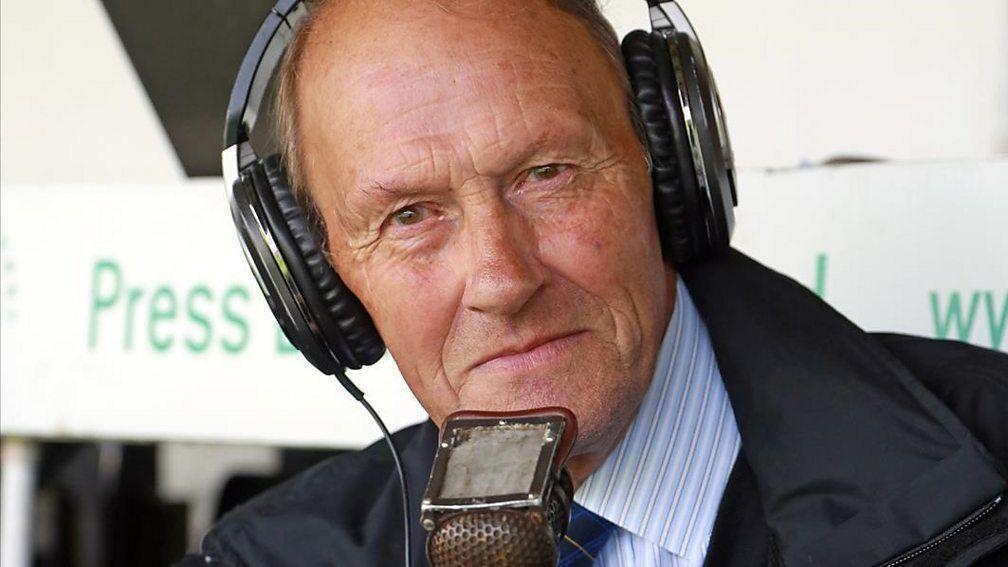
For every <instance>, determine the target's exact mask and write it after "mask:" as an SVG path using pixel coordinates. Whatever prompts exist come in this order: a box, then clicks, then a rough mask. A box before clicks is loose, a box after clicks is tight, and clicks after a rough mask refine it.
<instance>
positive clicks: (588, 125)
mask: <svg viewBox="0 0 1008 567" xmlns="http://www.w3.org/2000/svg"><path fill="white" fill-rule="evenodd" d="M597 135H599V132H598V129H597V127H596V126H595V124H594V123H592V122H591V121H590V120H588V119H586V118H584V117H581V116H579V117H578V120H576V121H569V122H567V123H566V124H563V125H560V126H556V127H553V128H549V129H548V130H547V131H544V132H541V133H540V134H539V135H538V136H536V137H535V138H534V139H533V140H532V141H530V142H528V143H525V144H522V145H519V144H514V145H515V146H516V147H515V149H513V150H509V151H507V152H505V154H506V157H502V158H501V159H500V163H499V164H498V165H497V166H495V169H497V170H498V171H497V172H495V173H494V174H493V175H494V176H496V177H502V176H504V175H508V174H510V173H512V172H514V171H515V170H517V169H520V168H522V167H524V166H528V165H529V164H531V163H532V162H533V158H534V157H535V156H536V155H537V154H541V153H543V152H544V151H546V150H547V149H549V148H554V149H556V150H557V152H558V154H562V153H563V152H571V153H572V154H573V153H575V152H577V151H582V150H584V151H585V152H587V151H588V150H589V149H590V147H591V140H592V139H593V137H595V136H597ZM557 157H558V159H559V158H561V157H563V156H560V155H558V156H557ZM408 177H409V175H404V176H402V178H399V179H395V178H386V179H372V180H367V181H365V182H363V183H361V184H359V185H357V186H355V187H353V189H351V191H350V192H349V194H348V195H347V199H346V202H347V205H348V207H349V208H350V209H351V210H352V211H353V212H354V213H356V214H360V215H362V216H363V217H365V218H366V217H368V216H369V214H370V213H373V212H374V211H377V210H381V209H384V208H385V207H386V206H387V203H389V202H391V201H394V200H395V199H398V198H402V197H406V196H411V195H433V194H438V193H441V194H443V193H449V192H451V191H452V189H453V188H452V187H448V186H444V187H441V186H437V185H436V184H434V183H432V182H431V181H430V180H429V179H423V177H421V176H418V177H417V179H416V180H415V182H414V180H406V179H404V178H408Z"/></svg>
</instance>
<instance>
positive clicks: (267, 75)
mask: <svg viewBox="0 0 1008 567" xmlns="http://www.w3.org/2000/svg"><path fill="white" fill-rule="evenodd" d="M307 16H308V8H307V7H306V6H305V5H304V3H303V2H302V1H301V0H279V1H278V2H277V3H276V5H275V6H273V8H272V9H271V10H270V12H269V14H267V15H266V18H265V19H264V20H263V23H262V25H261V26H259V31H257V32H256V34H255V37H254V38H253V39H252V44H251V45H250V46H249V48H248V51H246V52H245V57H244V58H243V59H242V63H241V67H239V69H238V76H237V77H236V78H235V83H234V86H233V87H232V88H231V97H230V98H229V99H228V108H227V116H226V118H225V123H224V151H223V153H222V155H221V160H222V165H223V171H224V179H225V181H227V185H228V187H231V186H233V185H234V183H235V181H237V180H238V177H239V175H240V174H241V171H243V170H244V169H245V168H246V167H248V166H249V165H251V164H253V163H255V161H256V160H257V159H258V158H259V155H258V153H257V152H256V151H255V148H253V147H252V144H251V141H250V139H249V135H250V134H251V133H252V129H253V128H254V127H255V124H256V120H258V118H259V109H260V108H261V106H262V102H263V97H264V96H265V95H266V87H267V86H268V85H269V82H270V79H271V78H272V77H273V74H274V73H275V72H276V70H277V67H279V66H280V61H281V60H282V59H283V54H284V52H285V51H286V50H287V46H288V45H290V42H291V40H292V39H294V32H296V31H297V29H298V27H300V26H301V24H302V23H303V22H304V20H305V18H306V17H307Z"/></svg>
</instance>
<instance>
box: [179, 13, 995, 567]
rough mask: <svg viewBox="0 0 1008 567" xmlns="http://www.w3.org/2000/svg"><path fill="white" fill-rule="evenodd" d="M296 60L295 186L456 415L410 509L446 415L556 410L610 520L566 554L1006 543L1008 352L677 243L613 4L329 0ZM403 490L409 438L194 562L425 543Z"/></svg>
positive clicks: (226, 537)
mask: <svg viewBox="0 0 1008 567" xmlns="http://www.w3.org/2000/svg"><path fill="white" fill-rule="evenodd" d="M404 15H406V17H404ZM283 73H284V74H283V77H282V79H281V81H282V85H281V103H280V104H281V108H280V116H281V122H282V127H281V131H282V132H284V133H285V134H286V141H287V151H286V154H285V159H286V161H287V165H288V170H289V174H290V177H291V179H292V181H293V184H294V186H295V190H299V191H301V192H302V194H303V196H304V197H306V198H307V199H310V200H311V202H312V204H313V207H314V208H315V209H316V210H317V211H318V213H319V216H320V217H321V219H322V221H323V222H324V229H325V239H326V242H327V248H328V252H329V254H330V260H331V263H332V265H333V267H334V268H335V269H336V271H337V272H338V273H339V274H340V276H341V277H342V278H343V280H344V282H345V283H346V284H347V286H348V287H349V288H350V289H351V290H352V291H353V292H354V294H355V295H356V296H357V297H358V298H359V299H360V300H361V302H362V304H363V306H364V307H365V308H366V309H367V311H368V313H369V314H370V315H371V317H372V318H373V320H374V323H375V325H376V327H377V329H378V331H379V332H380V334H381V336H382V338H383V339H384V341H385V343H386V344H387V346H388V349H389V352H390V353H391V354H392V356H393V357H394V358H395V360H396V363H397V364H398V366H399V368H400V370H401V371H402V374H403V376H404V378H405V379H406V382H407V384H408V385H409V387H410V389H411V390H412V392H413V393H414V395H415V396H416V397H417V399H418V400H419V401H420V403H421V404H422V405H423V407H424V408H425V409H426V410H427V412H428V414H429V415H430V417H431V420H432V421H431V422H428V423H426V424H423V425H421V426H415V427H413V428H409V429H407V430H404V431H402V432H399V433H398V434H397V441H398V443H399V444H400V447H403V457H404V460H405V464H406V469H407V477H408V478H409V480H410V488H411V495H410V496H411V504H412V506H413V508H414V509H413V510H410V511H409V515H410V517H411V518H414V519H415V518H417V517H418V510H417V506H418V504H419V500H420V493H421V491H422V489H423V486H424V485H425V483H426V479H427V475H428V473H429V471H430V465H431V460H432V457H433V451H434V446H435V441H436V437H437V430H436V427H435V424H440V423H441V422H442V421H443V420H444V418H445V416H447V415H448V414H450V413H451V412H453V411H455V410H458V409H479V410H514V409H523V408H534V407H542V406H554V405H555V406H563V407H567V408H570V409H571V410H572V411H573V412H574V414H575V415H576V416H577V418H578V422H579V428H580V436H579V439H578V441H577V444H576V445H575V448H574V451H573V453H572V457H571V459H570V461H569V462H568V467H569V470H570V472H571V475H572V477H573V481H574V484H575V487H576V488H577V489H578V491H577V494H576V497H575V500H576V501H577V502H578V503H579V504H580V506H581V507H580V508H578V510H577V512H576V513H575V515H576V516H577V517H576V518H575V521H580V522H582V523H583V522H585V521H587V522H588V523H590V524H593V525H594V526H595V527H597V528H600V529H598V530H596V532H597V535H595V536H592V537H591V538H590V539H582V540H581V541H577V540H574V541H570V542H568V543H567V544H565V545H569V546H571V547H572V548H573V551H572V553H562V559H561V562H562V563H564V564H575V563H578V562H579V561H581V562H583V561H584V560H585V559H594V560H595V562H596V564H604V565H618V564H633V565H697V566H699V565H704V564H707V565H764V564H779V563H782V562H783V563H784V564H787V565H793V564H794V565H800V564H808V565H834V564H835V565H869V564H878V563H881V562H884V561H888V560H893V559H897V558H899V559H898V561H899V564H905V565H910V564H935V565H937V564H946V563H948V564H970V562H973V561H977V560H981V558H984V557H986V558H987V559H984V560H986V561H994V560H995V558H994V556H993V555H992V554H993V553H995V551H996V550H997V549H998V548H999V547H1001V546H1002V545H1004V544H1005V542H1006V540H1008V512H1006V507H1005V506H1003V505H1001V503H1000V494H1001V493H1002V492H1003V491H1004V488H1005V480H1004V478H1005V465H1006V463H1008V423H1006V421H1008V419H1006V417H1005V414H1004V410H1003V408H1004V407H1008V380H1006V376H1008V361H1006V357H1004V356H1003V355H1001V354H998V353H994V352H988V351H983V350H982V349H977V348H974V347H970V346H967V345H963V344H958V343H942V342H936V341H926V340H923V339H915V338H910V337H897V336H892V335H878V336H870V335H867V334H865V333H863V332H862V331H860V330H859V329H857V328H856V327H854V326H853V325H852V324H850V323H849V322H848V321H846V320H844V319H843V318H842V317H840V316H839V315H838V314H836V313H835V312H834V311H832V310H831V309H830V308H829V307H827V306H825V305H824V304H822V303H821V302H820V301H819V300H818V299H816V298H815V297H814V296H813V295H811V294H810V293H808V292H806V291H805V290H803V289H802V288H801V287H800V286H798V285H797V284H795V283H794V282H791V281H790V280H788V279H786V278H784V277H782V276H780V275H777V274H775V273H773V272H770V271H769V270H767V269H765V268H763V267H761V266H759V265H758V264H756V263H754V262H752V261H751V260H749V259H747V258H745V257H744V256H742V255H740V254H738V253H737V252H729V253H727V254H726V255H722V256H720V257H718V258H715V259H712V260H708V261H706V262H703V263H698V264H696V265H689V266H683V267H682V268H681V270H678V271H677V267H676V266H674V265H672V264H671V263H667V262H663V259H662V249H661V245H660V243H659V237H658V233H657V230H656V227H655V222H654V211H653V205H652V190H651V176H650V172H649V162H648V157H647V150H646V148H645V145H644V144H643V143H642V141H641V137H640V135H639V131H638V129H637V128H635V123H634V117H633V113H632V112H631V111H630V109H629V108H628V96H629V95H628V81H627V79H626V75H625V71H624V69H623V67H622V60H621V58H620V56H619V51H618V44H617V43H616V39H615V37H614V35H613V33H612V31H611V29H610V28H608V26H607V25H605V23H604V20H601V19H600V17H599V16H598V13H597V10H596V9H595V8H594V6H593V5H592V4H591V3H590V2H585V1H575V0H571V1H554V2H549V1H546V0H537V1H519V0H515V1H502V0H473V1H463V2H450V3H443V2H407V1H406V0H389V1H387V2H377V3H375V2H363V1H359V0H345V1H333V2H328V3H325V4H324V5H322V6H321V7H320V8H319V9H317V10H316V11H315V12H314V14H313V16H312V17H311V21H310V22H309V23H308V24H306V25H304V26H303V27H302V28H300V29H299V31H298V37H297V38H296V39H295V41H294V43H293V45H292V46H291V48H290V49H289V54H288V59H287V63H286V68H285V70H284V72H283ZM679 272H681V273H679ZM397 491H398V485H397V481H396V478H395V476H394V474H393V473H392V469H391V462H390V459H389V458H388V457H386V456H385V454H384V453H383V448H382V447H371V448H369V449H366V450H364V451H362V452H360V453H356V454H351V455H347V456H341V457H338V458H335V459H333V460H330V461H328V462H326V463H323V464H322V465H320V466H318V467H316V468H314V469H312V470H311V471H309V472H307V473H305V474H303V475H301V476H300V477H298V478H296V479H294V480H293V481H291V482H289V483H287V484H285V485H283V486H281V487H279V488H277V489H274V490H273V491H270V492H269V493H267V494H265V495H263V496H261V497H259V498H257V499H256V500H254V501H253V502H251V503H250V504H248V505H246V506H245V507H243V508H242V509H240V510H238V511H236V512H235V513H233V514H232V515H230V516H229V517H228V518H226V519H225V520H224V521H223V522H222V523H221V524H220V525H218V526H217V527H216V528H214V530H212V531H211V532H210V534H209V535H208V536H207V538H206V539H205V540H204V542H203V550H202V554H201V556H200V557H199V558H194V561H197V562H206V563H211V564H213V563H222V564H235V565H330V564H352V565H357V564H366V565H372V564H374V565H385V564H392V563H395V562H400V561H401V559H402V556H403V553H404V549H403V542H402V541H401V539H400V538H401V536H400V532H399V526H400V523H399V522H400V517H401V516H400V514H401V510H400V509H399V507H398V492H397ZM418 527H419V526H417V528H415V533H414V540H413V542H412V552H413V556H414V558H415V561H417V564H422V561H423V536H424V533H423V532H422V530H420V529H418ZM572 529H573V527H572ZM585 533H587V532H585ZM956 562H958V563H956Z"/></svg>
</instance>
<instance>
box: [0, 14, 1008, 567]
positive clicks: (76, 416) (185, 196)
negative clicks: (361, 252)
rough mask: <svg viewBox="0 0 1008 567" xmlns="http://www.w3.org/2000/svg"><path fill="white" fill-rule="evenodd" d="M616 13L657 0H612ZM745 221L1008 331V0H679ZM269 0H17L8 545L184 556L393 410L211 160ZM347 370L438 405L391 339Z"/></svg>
mask: <svg viewBox="0 0 1008 567" xmlns="http://www.w3.org/2000/svg"><path fill="white" fill-rule="evenodd" d="M603 4H604V7H605V9H606V13H607V15H609V17H610V19H611V20H612V22H613V23H614V25H615V27H616V29H617V32H618V33H620V35H621V36H622V35H623V34H625V33H626V32H628V31H629V30H631V29H634V28H645V29H646V28H647V26H648V20H647V14H646V9H645V7H644V2H642V1H641V2H638V1H635V0H608V1H605V0H604V1H603ZM681 4H682V5H683V7H684V9H685V10H686V12H687V14H688V15H689V16H690V17H691V19H692V21H693V23H694V25H695V26H696V28H697V29H698V31H699V34H700V36H701V38H702V40H703V42H704V47H705V49H706V52H707V56H708V60H709V62H710V64H711V66H712V68H713V70H714V72H715V74H716V77H717V79H718V84H719V87H720V91H721V95H722V99H723V102H724V106H725V109H726V112H727V117H728V122H729V126H730V133H731V137H732V141H733V145H734V149H735V155H736V163H737V165H738V166H739V167H740V173H739V197H740V205H739V207H738V209H737V211H736V215H737V219H738V225H737V228H736V233H735V239H734V242H735V244H736V246H737V247H739V248H740V249H742V250H743V251H745V252H747V253H749V254H750V255H752V256H754V257H755V258H756V259H758V260H760V261H762V262H764V263H766V264H768V265H770V266H771V267H773V268H775V269H777V270H779V271H782V272H784V273H787V274H788V275H790V276H792V277H794V278H795V279H797V280H798V281H800V282H801V283H803V284H805V285H807V286H808V287H809V288H811V289H813V290H814V291H815V292H816V293H818V294H819V295H820V296H822V297H823V298H824V299H825V300H826V301H828V302H829V303H830V304H831V305H833V306H834V307H835V308H837V309H838V310H839V311H841V312H842V313H843V314H845V315H846V316H847V317H849V318H851V319H852V320H853V321H855V322H856V323H858V324H859V325H861V326H862V327H864V328H866V329H869V330H892V331H899V332H908V333H915V334H920V335H924V336H930V337H938V338H947V339H954V340H963V341H968V342H971V343H974V344H978V345H981V346H985V347H988V348H995V349H999V350H1002V351H1006V350H1008V338H1006V337H1005V332H1006V326H1008V260H1006V258H1008V220H1006V219H1008V2H1005V1H1004V0H969V1H964V2H947V1H942V2H939V1H937V0H919V1H915V2H907V1H905V0H818V1H815V2H807V1H800V0H769V1H766V2H750V1H743V0H682V2H681ZM271 5H272V2H270V1H268V0H265V1H264V0H171V1H168V0H160V1H154V0H146V1H136V0H59V1H56V0H36V1H35V2H13V1H10V0H0V73H2V75H0V113H2V115H0V232H2V243H0V244H2V258H0V265H2V273H0V283H2V285H0V287H2V290H0V322H2V326H0V434H2V452H0V481H2V492H0V508H2V515H0V565H2V567H8V566H9V567H24V566H99V565H115V566H118V565H130V566H134V565H166V564H169V563H170V562H171V561H173V560H174V559H177V558H178V557H180V556H181V555H182V553H183V552H184V551H185V550H187V549H195V548H196V547H197V546H198V544H199V539H200V537H201V535H202V534H203V533H204V532H205V530H206V529H207V528H208V527H209V526H210V525H211V524H212V523H213V521H214V520H215V519H216V518H218V517H219V516H220V515H221V514H222V513H224V512H226V511H227V510H229V509H230V508H231V507H233V506H235V505H238V504H240V503H241V502H243V501H245V500H246V499H248V498H249V497H251V496H253V495H255V494H256V493H258V492H260V491H261V490H264V489H265V488H267V487H269V486H271V485H273V484H275V483H276V482H279V481H281V480H283V479H284V478H287V477H289V476H291V475H293V474H296V473H297V472H298V471H301V470H303V469H304V468H306V467H308V466H311V465H312V464H314V463H316V462H318V461H319V460H320V459H323V458H325V457H327V456H329V455H331V454H333V453H335V452H338V451H342V450H351V449H355V448H359V447H361V446H364V445H366V444H368V443H371V442H372V441H374V440H375V439H377V438H378V431H377V430H376V429H375V427H374V425H373V423H372V422H371V421H370V420H369V419H368V417H367V415H366V413H364V411H363V409H361V408H359V406H357V404H356V402H353V400H352V399H350V398H349V397H347V396H346V395H345V394H344V393H343V392H342V391H341V389H340V388H339V387H338V385H337V384H335V383H333V382H330V381H329V380H327V379H326V378H325V377H323V376H321V375H319V374H318V373H317V372H315V371H314V370H313V368H311V367H310V366H309V365H308V363H307V362H305V361H304V360H303V359H302V358H301V357H300V355H298V354H297V353H296V352H295V351H294V350H293V349H292V348H291V347H290V345H289V344H288V343H287V342H286V340H285V339H284V337H283V335H282V334H281V333H280V331H279V329H278V328H277V326H276V324H275V323H274V322H273V320H272V316H271V315H270V314H269V311H268V309H267V307H266V304H265V301H263V299H262V297H261V296H260V294H259V291H258V289H257V288H256V287H255V283H254V281H253V279H252V277H251V275H250V273H249V271H248V269H247V267H246V266H245V265H244V260H243V259H242V257H241V254H240V253H239V248H238V245H237V240H236V237H235V235H234V231H233V229H232V227H231V221H230V217H229V215H228V212H227V209H226V206H225V201H224V194H223V189H224V187H223V182H222V180H221V178H220V153H219V152H220V150H221V130H222V125H223V115H224V110H225V107H226V104H227V98H228V94H229V91H230V87H231V83H232V81H233V78H234V74H235V71H236V69H237V66H238V63H239V61H240V59H241V57H242V55H243V54H244V52H245V49H246V48H247V46H248V43H249V40H250V39H251V37H252V35H253V34H254V32H255V30H256V29H257V27H258V25H259V24H260V22H261V21H262V17H263V16H264V14H265V13H266V11H267V10H268V9H269V7H270V6H271ZM353 377H354V378H355V379H356V380H357V382H358V384H359V385H361V387H362V389H364V390H365V392H366V393H367V394H368V398H369V399H370V400H371V401H372V403H373V404H374V405H375V407H376V409H377V410H378V411H379V413H380V414H381V415H382V416H383V417H384V419H385V420H386V422H387V423H388V425H389V427H390V428H392V429H397V428H400V427H402V426H404V425H407V424H410V423H415V422H417V421H420V420H422V419H424V418H425V415H424V413H423V411H422V410H421V409H420V408H419V406H418V405H417V404H416V402H415V401H414V400H413V399H412V397H411V395H410V394H409V392H408V391H407V390H406V388H405V386H404V385H403V384H402V382H401V378H400V377H399V375H398V373H397V371H396V369H395V365H394V363H393V362H392V361H391V360H390V359H389V357H387V356H386V358H385V359H383V360H382V361H381V362H380V363H379V364H378V365H376V366H374V367H371V368H369V369H367V370H364V371H360V372H356V373H354V374H353Z"/></svg>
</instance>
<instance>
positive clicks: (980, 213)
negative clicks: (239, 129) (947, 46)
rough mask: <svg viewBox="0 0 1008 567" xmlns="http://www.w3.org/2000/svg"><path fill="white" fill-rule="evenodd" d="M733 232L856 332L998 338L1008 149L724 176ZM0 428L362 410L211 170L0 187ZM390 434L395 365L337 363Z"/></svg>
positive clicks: (181, 429)
mask: <svg viewBox="0 0 1008 567" xmlns="http://www.w3.org/2000/svg"><path fill="white" fill-rule="evenodd" d="M739 186H740V188H741V190H740V198H741V206H740V207H739V209H738V210H737V216H738V227H737V230H736V234H735V237H736V238H735V244H736V246H737V247H739V248H740V249H742V250H743V251H745V252H747V253H749V254H750V255H752V256H754V257H755V258H756V259H758V260H760V261H762V262H764V263H766V264H767V265H769V266H771V267H773V268H775V269H778V270H780V271H783V272H785V273H787V274H789V275H791V276H792V277H795V278H796V279H797V280H799V281H801V282H802V283H804V284H805V285H807V286H808V287H810V288H812V289H814V290H816V291H817V292H818V293H820V294H821V295H823V296H824V297H825V299H826V300H827V301H829V302H830V303H831V304H832V305H834V306H835V307H837V308H838V309H839V310H840V311H841V312H843V313H844V314H845V315H847V316H848V317H850V318H851V319H853V320H854V321H855V322H856V323H858V324H860V325H861V326H863V327H865V328H867V329H870V330H893V331H900V332H909V333H916V334H920V335H925V336H938V337H947V338H953V339H961V340H967V341H969V342H972V343H975V344H978V345H982V346H986V347H994V348H998V349H1001V350H1006V349H1008V337H1006V336H1005V334H1006V331H1008V329H1006V326H1008V316H1006V315H1008V260H1006V258H1008V229H1006V225H1008V222H1006V219H1008V160H1000V161H992V162H983V163H947V164H921V165H864V166H847V167H839V168H833V169H823V168H816V169H806V170H796V171H786V172H776V173H767V172H763V171H744V172H742V174H741V175H740V179H739ZM0 199H2V204H0V231H2V241H3V242H2V246H3V250H2V253H3V257H2V261H0V262H2V266H3V273H2V288H3V290H2V296H0V297H2V308H0V310H2V313H0V321H2V327H0V432H2V433H3V434H4V435H8V434H10V435H24V436H42V437H86V438H91V437H108V438H120V439H138V440H151V439H175V440H180V439H181V440H199V441H215V442H218V441H224V442H236V443H257V444H259V443H268V444H281V445H297V446H317V447H326V446H328V447H348V446H359V445H362V444H364V443H367V442H370V441H372V440H374V439H376V438H377V437H378V432H377V429H376V428H375V426H374V425H373V423H372V422H371V421H370V419H369V418H368V416H367V414H366V413H365V411H364V410H363V408H360V407H359V405H358V404H357V403H356V402H355V401H354V400H353V399H351V398H350V397H349V396H348V395H346V394H345V393H344V392H343V391H342V390H341V388H340V386H339V385H338V384H337V383H336V382H335V380H333V379H331V378H327V377H325V376H322V375H321V374H319V373H318V372H316V371H315V370H314V368H313V367H311V366H310V365H309V364H308V363H307V362H306V361H304V360H303V359H302V357H301V356H300V355H299V354H298V353H297V352H295V351H293V349H292V348H291V347H290V345H289V344H288V343H287V341H286V340H285V339H284V338H283V336H282V334H281V333H280V331H279V329H278V327H277V326H276V324H275V323H274V322H273V319H272V315H271V314H270V313H269V310H268V308H267V307H266V304H265V301H264V300H263V298H262V297H261V295H260V293H259V290H258V289H257V288H256V286H255V283H254V280H253V279H252V276H251V274H250V272H249V270H248V268H247V267H246V266H245V264H244V259H243V258H242V256H241V253H240V252H239V248H238V243H237V238H236V236H235V234H234V230H233V228H232V227H231V221H230V216H229V214H228V212H227V208H226V206H225V203H224V198H223V187H222V182H221V181H220V180H212V179H209V180H199V181H192V182H189V183H185V184H183V185H180V186H162V187H138V186H121V187H86V186H65V187H39V186H5V187H3V190H2V192H0ZM351 378H353V379H354V380H355V381H356V382H357V384H358V385H359V386H360V387H361V389H363V390H364V391H365V393H366V394H367V397H368V399H369V400H371V402H372V404H374V406H375V407H376V409H377V410H378V412H379V413H380V414H381V415H382V416H383V417H384V418H385V420H386V422H387V423H388V425H389V427H390V428H391V429H396V428H398V427H401V426H403V425H406V424H408V423H412V422H416V421H419V420H421V419H423V418H424V417H425V414H424V413H423V411H422V409H421V408H420V407H419V405H418V404H417V403H416V402H415V400H413V398H412V395H411V394H410V393H409V391H408V390H407V389H406V387H405V385H404V384H403V382H402V379H401V377H400V376H399V374H398V372H397V370H396V369H395V366H394V364H393V363H392V361H391V359H390V358H389V357H387V356H386V357H385V359H383V360H382V361H381V362H380V363H379V364H377V365H376V366H374V367H371V368H368V369H366V370H363V371H357V372H352V373H351Z"/></svg>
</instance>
